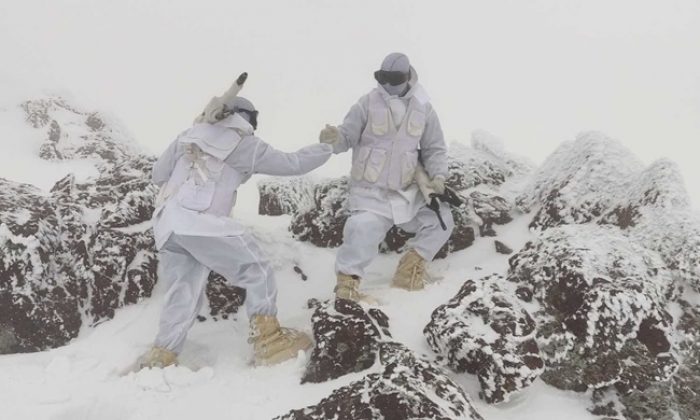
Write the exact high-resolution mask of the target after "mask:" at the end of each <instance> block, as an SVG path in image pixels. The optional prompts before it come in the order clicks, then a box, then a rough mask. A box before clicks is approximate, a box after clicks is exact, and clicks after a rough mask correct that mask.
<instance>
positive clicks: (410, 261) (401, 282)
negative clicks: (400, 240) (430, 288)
mask: <svg viewBox="0 0 700 420" xmlns="http://www.w3.org/2000/svg"><path fill="white" fill-rule="evenodd" d="M391 285H392V286H393V287H398V288H400V289H406V290H410V291H413V290H422V289H423V288H424V287H425V260H424V259H423V257H421V256H420V255H419V254H418V253H417V252H416V250H415V249H411V250H410V251H408V252H407V253H406V254H405V255H404V256H403V257H401V260H400V261H399V266H398V267H396V273H394V278H393V279H392V280H391Z"/></svg>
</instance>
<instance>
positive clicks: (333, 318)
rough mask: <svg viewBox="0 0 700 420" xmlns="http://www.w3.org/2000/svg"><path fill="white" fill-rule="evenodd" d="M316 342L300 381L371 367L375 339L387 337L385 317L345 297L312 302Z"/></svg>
mask: <svg viewBox="0 0 700 420" xmlns="http://www.w3.org/2000/svg"><path fill="white" fill-rule="evenodd" d="M311 304H312V305H315V306H316V310H315V311H314V314H313V315H312V317H311V323H312V324H313V333H314V341H315V343H316V345H315V347H314V349H313V350H312V352H311V357H310V358H309V362H308V364H307V366H306V370H305V372H304V375H303V377H302V380H301V382H302V383H306V382H325V381H328V380H331V379H335V378H338V377H340V376H343V375H346V374H348V373H353V372H361V371H363V370H366V369H369V368H370V367H372V366H373V365H374V364H375V362H376V360H377V355H378V352H379V343H380V342H382V341H383V340H385V339H387V338H389V337H391V333H390V332H389V318H388V317H387V316H386V314H384V312H382V311H380V310H379V309H375V308H373V309H370V310H368V311H365V310H364V309H363V308H362V306H360V305H359V304H357V303H355V302H351V301H349V300H346V299H337V300H331V301H326V302H324V303H319V302H312V303H311Z"/></svg>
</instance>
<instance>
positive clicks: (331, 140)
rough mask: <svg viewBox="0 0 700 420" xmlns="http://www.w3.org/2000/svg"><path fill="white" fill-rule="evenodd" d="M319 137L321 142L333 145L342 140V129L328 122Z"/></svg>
mask: <svg viewBox="0 0 700 420" xmlns="http://www.w3.org/2000/svg"><path fill="white" fill-rule="evenodd" d="M318 139H319V140H320V141H321V143H325V144H330V145H331V146H333V145H335V144H337V143H338V142H339V141H340V130H338V127H336V126H333V125H330V124H326V127H325V128H324V129H323V130H321V133H320V134H319V135H318Z"/></svg>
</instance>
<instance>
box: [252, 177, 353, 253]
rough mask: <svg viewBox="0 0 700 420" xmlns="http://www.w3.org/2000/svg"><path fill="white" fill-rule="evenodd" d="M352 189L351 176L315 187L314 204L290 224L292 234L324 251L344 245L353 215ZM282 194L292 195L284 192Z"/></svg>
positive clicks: (302, 210)
mask: <svg viewBox="0 0 700 420" xmlns="http://www.w3.org/2000/svg"><path fill="white" fill-rule="evenodd" d="M280 182H282V181H280ZM348 188H349V187H348V178H347V177H342V178H338V179H333V180H329V181H324V182H321V183H319V184H317V185H315V186H314V189H313V191H314V192H313V204H312V205H311V206H308V207H303V208H300V209H299V210H300V211H299V212H298V213H295V214H294V216H293V217H292V222H291V224H290V225H289V230H290V231H291V232H292V235H294V237H295V238H296V239H298V240H300V241H304V242H311V243H312V244H314V245H316V246H318V247H322V248H335V247H338V246H340V244H341V243H343V227H344V226H345V221H346V220H347V219H348V216H349V215H350V212H349V210H348V208H347V197H348ZM290 189H291V190H293V186H290V187H289V188H285V190H284V191H290ZM280 194H283V195H289V194H290V193H287V192H285V193H282V191H280ZM261 200H262V197H261ZM285 200H289V199H285Z"/></svg>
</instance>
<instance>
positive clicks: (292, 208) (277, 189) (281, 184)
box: [258, 177, 315, 216]
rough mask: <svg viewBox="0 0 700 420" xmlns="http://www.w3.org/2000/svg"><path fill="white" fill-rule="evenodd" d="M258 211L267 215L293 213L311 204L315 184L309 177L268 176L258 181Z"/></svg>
mask: <svg viewBox="0 0 700 420" xmlns="http://www.w3.org/2000/svg"><path fill="white" fill-rule="evenodd" d="M258 191H259V193H260V201H259V204H258V213H259V214H262V215H266V216H280V215H283V214H289V215H292V214H294V213H297V212H298V211H299V210H300V208H303V207H306V206H310V205H311V203H312V202H313V199H314V195H315V192H314V186H313V184H312V183H311V181H310V180H308V179H307V178H303V177H299V178H274V177H272V178H266V179H264V180H262V181H260V182H258Z"/></svg>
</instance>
